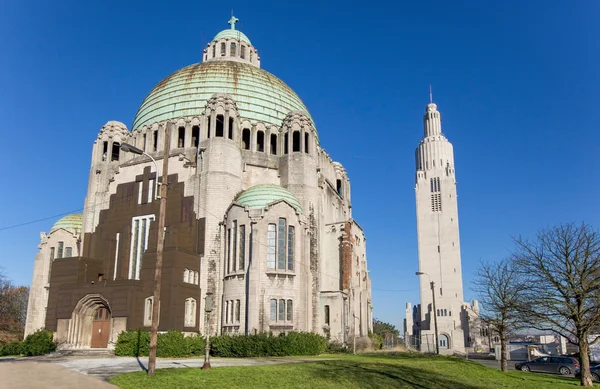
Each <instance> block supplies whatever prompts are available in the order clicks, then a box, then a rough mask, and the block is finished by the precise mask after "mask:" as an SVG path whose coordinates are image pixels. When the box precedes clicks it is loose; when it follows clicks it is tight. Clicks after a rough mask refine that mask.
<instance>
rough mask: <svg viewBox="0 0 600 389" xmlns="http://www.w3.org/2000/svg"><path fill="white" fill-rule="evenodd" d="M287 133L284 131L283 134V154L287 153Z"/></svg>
mask: <svg viewBox="0 0 600 389" xmlns="http://www.w3.org/2000/svg"><path fill="white" fill-rule="evenodd" d="M288 135H289V134H288V133H287V132H286V133H285V135H284V136H283V154H287V153H288V143H289V142H288V141H289V136H288Z"/></svg>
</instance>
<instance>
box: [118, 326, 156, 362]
mask: <svg viewBox="0 0 600 389" xmlns="http://www.w3.org/2000/svg"><path fill="white" fill-rule="evenodd" d="M149 352H150V333H149V332H148V331H144V330H128V331H123V332H121V333H120V334H119V337H118V338H117V344H116V345H115V355H117V356H122V357H139V356H144V355H148V354H149Z"/></svg>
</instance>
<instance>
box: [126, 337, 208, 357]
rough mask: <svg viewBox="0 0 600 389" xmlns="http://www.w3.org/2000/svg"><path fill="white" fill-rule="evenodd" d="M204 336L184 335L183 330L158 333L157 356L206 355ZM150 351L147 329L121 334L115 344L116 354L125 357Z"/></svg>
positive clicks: (145, 354)
mask: <svg viewBox="0 0 600 389" xmlns="http://www.w3.org/2000/svg"><path fill="white" fill-rule="evenodd" d="M204 345H205V342H204V338H202V337H201V336H199V335H195V336H188V337H186V336H184V335H183V334H182V333H181V332H179V331H175V330H169V331H168V332H166V333H163V334H158V345H157V347H156V356H157V357H159V358H177V357H189V356H194V355H204V347H205V346H204ZM149 352H150V333H149V332H148V331H145V330H129V331H124V332H121V333H120V334H119V337H118V339H117V344H116V345H115V355H118V356H124V357H139V356H147V355H148V354H149Z"/></svg>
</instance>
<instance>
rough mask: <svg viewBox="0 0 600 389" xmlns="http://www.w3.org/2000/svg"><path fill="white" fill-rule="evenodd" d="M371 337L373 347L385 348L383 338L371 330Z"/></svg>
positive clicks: (377, 348)
mask: <svg viewBox="0 0 600 389" xmlns="http://www.w3.org/2000/svg"><path fill="white" fill-rule="evenodd" d="M369 338H370V339H371V342H372V343H373V348H374V349H375V350H381V349H382V348H383V338H382V337H381V336H379V335H377V334H374V333H372V332H369Z"/></svg>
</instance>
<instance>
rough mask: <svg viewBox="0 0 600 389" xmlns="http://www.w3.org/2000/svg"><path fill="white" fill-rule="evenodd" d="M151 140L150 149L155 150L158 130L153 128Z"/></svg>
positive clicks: (156, 148)
mask: <svg viewBox="0 0 600 389" xmlns="http://www.w3.org/2000/svg"><path fill="white" fill-rule="evenodd" d="M152 141H153V142H154V143H153V144H152V151H157V150H158V130H155V131H154V132H153V133H152Z"/></svg>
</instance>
